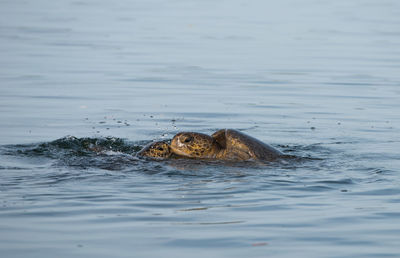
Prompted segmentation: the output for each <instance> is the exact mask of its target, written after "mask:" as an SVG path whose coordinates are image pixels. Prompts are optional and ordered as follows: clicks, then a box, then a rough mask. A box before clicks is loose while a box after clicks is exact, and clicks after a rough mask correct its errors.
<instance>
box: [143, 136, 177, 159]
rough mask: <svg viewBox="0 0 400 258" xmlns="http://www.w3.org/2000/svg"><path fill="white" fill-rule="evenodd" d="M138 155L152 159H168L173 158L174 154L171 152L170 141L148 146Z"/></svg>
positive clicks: (153, 143)
mask: <svg viewBox="0 0 400 258" xmlns="http://www.w3.org/2000/svg"><path fill="white" fill-rule="evenodd" d="M137 155H138V156H140V157H147V158H152V159H167V158H170V157H172V156H173V155H174V153H173V152H172V151H171V148H170V146H169V143H168V140H165V141H157V142H152V143H149V144H147V145H146V146H144V147H143V149H141V150H140V151H139V152H138V153H137Z"/></svg>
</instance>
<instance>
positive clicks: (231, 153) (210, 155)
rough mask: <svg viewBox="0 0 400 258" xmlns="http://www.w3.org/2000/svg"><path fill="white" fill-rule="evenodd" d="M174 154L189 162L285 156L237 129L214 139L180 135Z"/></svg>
mask: <svg viewBox="0 0 400 258" xmlns="http://www.w3.org/2000/svg"><path fill="white" fill-rule="evenodd" d="M170 149H171V151H172V152H173V153H175V154H177V155H181V156H185V157H189V158H200V159H217V160H232V161H244V160H265V161H271V160H274V159H276V158H278V157H279V156H281V155H283V154H282V153H281V152H280V151H279V150H277V149H275V148H273V147H272V146H270V145H268V144H265V143H263V142H261V141H259V140H257V139H255V138H253V137H251V136H249V135H246V134H244V133H242V132H239V131H237V130H234V129H222V130H219V131H217V132H215V133H214V134H212V136H209V135H206V134H202V133H194V132H182V133H178V134H177V135H175V136H174V138H173V139H172V140H171V144H170Z"/></svg>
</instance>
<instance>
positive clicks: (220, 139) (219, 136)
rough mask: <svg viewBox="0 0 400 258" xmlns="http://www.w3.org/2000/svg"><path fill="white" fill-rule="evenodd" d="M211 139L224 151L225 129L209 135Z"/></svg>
mask: <svg viewBox="0 0 400 258" xmlns="http://www.w3.org/2000/svg"><path fill="white" fill-rule="evenodd" d="M211 137H213V138H214V139H215V141H216V142H217V143H218V144H219V146H221V148H222V149H226V129H221V130H218V131H216V132H215V133H213V134H212V135H211Z"/></svg>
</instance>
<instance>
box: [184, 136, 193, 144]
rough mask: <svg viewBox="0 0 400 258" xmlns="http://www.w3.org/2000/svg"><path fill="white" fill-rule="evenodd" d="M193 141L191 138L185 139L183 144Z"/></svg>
mask: <svg viewBox="0 0 400 258" xmlns="http://www.w3.org/2000/svg"><path fill="white" fill-rule="evenodd" d="M192 140H193V137H190V136H189V137H186V138H185V140H183V142H186V143H188V142H191V141H192Z"/></svg>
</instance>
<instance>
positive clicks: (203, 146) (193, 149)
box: [170, 132, 221, 159]
mask: <svg viewBox="0 0 400 258" xmlns="http://www.w3.org/2000/svg"><path fill="white" fill-rule="evenodd" d="M170 147H171V150H172V151H173V152H174V153H175V154H177V155H181V156H185V157H190V158H200V159H215V158H217V159H218V157H219V156H220V153H221V147H220V146H219V145H218V144H217V142H216V141H215V139H214V138H213V137H211V136H209V135H206V134H202V133H194V132H182V133H178V134H177V135H175V136H174V138H172V140H171V145H170Z"/></svg>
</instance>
